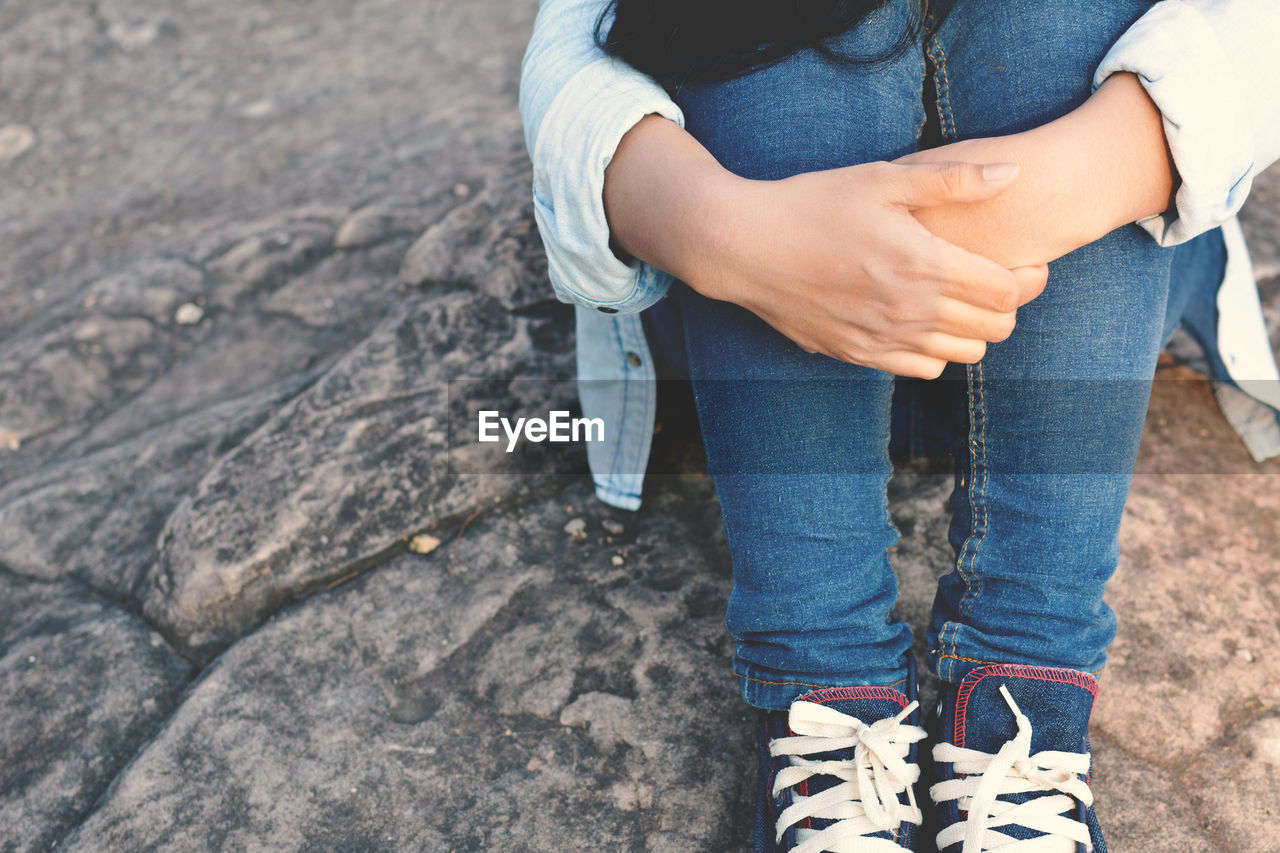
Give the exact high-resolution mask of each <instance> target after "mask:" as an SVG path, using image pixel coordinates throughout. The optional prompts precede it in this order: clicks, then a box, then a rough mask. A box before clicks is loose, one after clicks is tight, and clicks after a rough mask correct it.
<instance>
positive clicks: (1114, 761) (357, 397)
mask: <svg viewBox="0 0 1280 853" xmlns="http://www.w3.org/2000/svg"><path fill="white" fill-rule="evenodd" d="M535 10H536V3H535V2H533V0H520V2H515V3H512V2H510V0H468V2H466V3H445V2H441V0H431V2H428V3H426V4H407V3H406V2H404V0H388V2H383V3H375V4H360V5H359V6H358V7H357V6H355V5H352V4H341V3H332V2H329V0H315V2H310V3H306V4H268V5H264V4H260V3H250V2H246V0H228V2H224V3H221V4H216V5H210V4H197V3H191V2H187V0H180V2H176V3H175V2H169V0H128V2H124V0H98V2H95V3H90V4H66V3H48V2H41V1H40V0H11V2H6V3H4V4H3V10H2V11H0V78H3V79H4V82H5V85H4V91H3V104H4V120H3V127H0V185H2V189H3V191H0V566H2V567H3V568H0V707H3V709H4V713H3V714H0V755H2V756H3V758H2V759H0V826H2V827H4V830H3V831H0V850H10V849H13V850H24V851H25V850H38V849H48V848H49V846H50V845H52V844H53V843H54V842H55V841H58V840H59V839H63V838H64V837H66V836H67V835H68V833H70V834H71V838H70V839H68V841H67V843H66V844H65V845H63V846H69V847H72V848H73V849H77V850H91V851H95V853H96V851H99V850H115V849H157V850H188V849H208V848H217V847H224V848H227V849H236V848H246V849H260V850H301V849H371V850H393V849H396V850H418V849H427V850H441V851H445V850H458V851H462V850H486V851H487V850H511V851H523V850H555V851H559V850H565V849H582V848H583V847H584V845H585V846H586V847H589V848H590V849H601V850H615V849H619V850H631V849H634V850H653V851H662V850H680V851H688V850H709V851H716V850H743V849H745V847H746V834H747V831H748V827H749V821H750V811H751V796H752V786H753V784H754V779H753V763H754V762H753V757H752V744H751V738H752V732H751V720H750V716H751V715H750V714H749V713H747V711H746V709H745V708H743V706H742V705H741V703H740V702H739V701H738V700H737V699H736V698H735V696H734V693H735V690H734V686H733V684H732V680H731V678H730V677H729V674H728V671H727V668H726V662H727V659H728V655H729V647H730V644H729V642H728V640H727V638H726V637H725V635H724V632H723V628H722V625H721V620H722V618H723V608H724V601H725V596H726V594H727V591H728V573H727V558H726V554H725V546H724V539H723V535H722V533H721V531H720V528H719V521H718V518H717V517H716V508H715V503H714V500H713V498H712V496H711V493H710V489H709V484H708V481H707V480H706V478H705V477H703V476H699V475H697V474H690V473H688V472H691V471H697V470H698V465H699V463H698V461H697V458H698V454H697V451H696V450H695V449H691V448H689V447H688V446H687V445H673V446H668V447H667V448H666V450H664V451H663V452H668V453H670V454H671V455H672V456H674V457H675V458H676V460H677V462H676V464H669V463H670V461H671V460H670V459H668V460H667V461H666V463H660V464H659V466H658V467H659V468H661V469H662V470H664V471H674V472H676V474H675V475H674V476H669V477H655V478H653V479H652V481H651V490H650V495H649V496H648V498H647V503H646V506H645V509H644V510H643V511H642V512H641V513H639V514H637V515H634V516H632V515H623V514H620V513H614V512H611V511H609V510H606V509H605V508H603V507H602V506H600V505H599V504H598V503H596V502H595V501H594V499H593V498H591V497H590V496H589V491H588V488H587V486H586V484H585V483H583V482H581V481H578V482H575V483H573V484H572V485H571V486H570V487H569V488H568V489H567V490H565V491H559V489H560V486H561V482H562V480H561V479H560V475H562V474H564V473H567V472H573V471H574V470H577V469H578V468H580V466H581V457H580V454H578V453H576V452H554V451H551V450H550V449H547V448H543V449H542V450H541V452H533V453H521V454H517V455H516V456H513V457H508V456H506V455H505V454H502V453H501V452H500V451H499V452H497V453H496V454H493V455H491V454H488V453H482V452H479V450H477V448H476V447H475V446H474V445H472V446H468V445H469V444H470V442H469V441H467V440H466V439H467V433H468V431H469V428H470V424H471V420H472V418H473V416H474V410H475V408H476V407H477V406H478V405H480V404H485V405H493V406H495V407H501V408H504V409H507V410H509V412H508V413H510V414H514V415H519V414H531V413H535V412H545V411H546V410H547V409H548V408H550V407H552V406H556V407H559V406H561V405H567V404H568V403H569V398H570V394H571V388H570V387H569V386H568V385H567V384H565V383H564V382H558V381H557V380H559V379H563V378H564V377H565V376H567V375H568V374H569V368H570V350H571V341H570V332H569V326H570V313H569V311H568V309H567V308H566V307H565V306H560V305H558V304H557V303H555V302H554V301H553V299H552V295H551V292H550V288H549V287H548V286H547V283H546V281H545V259H544V258H543V256H542V254H541V252H540V251H539V248H538V240H537V235H536V233H535V230H534V227H533V222H532V217H531V212H530V198H529V173H528V164H527V162H526V161H525V160H524V159H523V157H522V155H521V154H520V151H521V148H522V142H521V137H520V133H519V122H518V117H517V115H516V110H515V94H516V92H515V87H516V80H517V76H518V61H519V55H520V50H521V48H522V46H523V42H524V40H525V38H526V37H527V34H528V29H529V25H530V22H531V20H532V16H533V14H534V12H535ZM1278 174H1280V173H1278ZM1278 174H1264V175H1263V176H1262V177H1261V178H1260V179H1259V181H1258V183H1257V185H1256V187H1255V191H1254V196H1253V200H1252V201H1251V203H1250V205H1249V206H1248V207H1247V208H1246V210H1245V212H1244V216H1243V219H1244V223H1245V227H1246V229H1247V231H1248V232H1249V234H1250V238H1251V245H1252V247H1253V250H1254V256H1255V260H1256V262H1257V264H1258V268H1259V270H1260V271H1261V272H1262V274H1263V275H1264V277H1267V278H1268V279H1269V280H1268V281H1266V282H1264V284H1263V297H1264V302H1265V303H1266V305H1265V307H1266V310H1267V311H1268V312H1269V314H1268V316H1269V317H1270V318H1271V321H1272V331H1273V335H1275V336H1276V339H1277V341H1280V249H1278V248H1277V247H1280V240H1277V234H1278V233H1280V213H1277V210H1280V204H1277V202H1278V201H1280V195H1277V193H1278V192H1280V177H1278ZM183 306H193V307H194V308H195V309H198V312H199V313H200V314H201V316H200V319H199V321H198V322H194V323H191V324H184V323H181V322H179V319H178V318H179V312H180V311H182V312H183V313H184V315H186V316H188V317H189V318H194V317H195V313H196V311H193V310H192V309H190V308H188V309H183ZM1165 375H1166V376H1170V377H1172V378H1174V379H1178V378H1179V377H1181V379H1182V380H1187V377H1186V375H1185V373H1181V372H1179V371H1178V370H1177V369H1169V370H1168V371H1167V372H1166V373H1165ZM464 377H465V378H466V379H467V380H468V381H451V380H462V379H463V378H464ZM667 426H668V429H667V430H666V431H665V432H664V433H663V434H662V436H660V438H659V440H660V441H666V440H667V439H669V438H671V433H672V431H673V429H672V427H671V425H670V424H669V423H668V424H667ZM1140 469H1141V470H1142V471H1144V473H1143V474H1142V475H1141V476H1139V478H1138V479H1137V480H1136V482H1135V488H1134V498H1133V500H1132V502H1131V504H1130V508H1129V512H1128V514H1127V517H1126V521H1125V528H1124V539H1123V542H1122V564H1121V570H1120V573H1119V575H1118V576H1117V578H1116V581H1115V583H1114V587H1113V589H1112V592H1111V599H1112V603H1113V605H1114V606H1115V607H1116V609H1117V610H1118V611H1119V612H1120V616H1121V633H1120V637H1119V640H1118V643H1117V646H1116V654H1115V657H1114V659H1113V662H1112V665H1111V666H1110V667H1109V669H1108V671H1107V672H1106V673H1104V676H1103V682H1104V688H1103V694H1102V698H1101V700H1100V703H1099V707H1098V713H1097V717H1096V725H1095V727H1094V734H1095V748H1096V754H1097V766H1098V775H1097V778H1096V781H1095V785H1096V791H1097V793H1098V797H1099V810H1100V813H1101V814H1102V816H1103V820H1104V822H1105V824H1106V826H1107V827H1108V837H1109V840H1110V841H1111V846H1112V848H1113V850H1115V851H1117V853H1119V851H1124V850H1141V851H1144V853H1185V851H1188V850H1191V851H1202V850H1203V851H1224V853H1255V851H1257V853H1263V851H1265V853H1271V847H1273V846H1274V844H1271V839H1273V838H1275V837H1280V825H1277V823H1276V821H1277V809H1276V806H1275V800H1274V791H1275V790H1276V786H1277V782H1280V779H1278V778H1277V774H1278V773H1280V769H1277V765H1280V722H1277V721H1278V720H1280V710H1278V709H1280V687H1278V686H1277V683H1278V682H1280V669H1278V668H1277V664H1276V661H1277V660H1280V636H1277V630H1276V623H1275V618H1274V614H1275V612H1276V609H1277V608H1278V607H1280V601H1277V600H1276V595H1277V593H1276V590H1277V588H1280V577H1278V576H1277V571H1280V560H1278V558H1277V554H1280V508H1278V507H1277V504H1276V497H1275V496H1276V494H1277V493H1278V490H1277V489H1276V486H1275V482H1276V476H1275V475H1276V474H1280V467H1277V464H1276V463H1275V462H1273V463H1270V464H1268V465H1266V466H1258V465H1256V464H1255V463H1253V462H1252V461H1251V460H1250V459H1249V458H1248V456H1247V454H1246V453H1245V452H1244V450H1243V448H1242V447H1241V445H1240V444H1239V442H1238V440H1236V438H1235V437H1234V436H1233V435H1232V434H1231V433H1230V431H1229V430H1228V429H1227V428H1226V426H1225V424H1224V423H1223V422H1222V419H1221V418H1220V416H1219V415H1218V414H1217V412H1216V409H1215V406H1214V403H1213V399H1212V396H1211V394H1210V393H1209V391H1208V389H1207V387H1206V386H1205V385H1204V384H1203V383H1201V382H1199V381H1198V380H1196V381H1175V382H1168V383H1159V384H1158V385H1157V390H1156V395H1155V400H1154V401H1153V405H1152V410H1151V417H1150V418H1149V420H1148V427H1147V437H1146V443H1145V445H1144V450H1143V459H1142V462H1141V463H1140ZM930 471H931V469H930V468H929V467H928V466H924V465H914V464H913V465H911V466H909V467H908V468H906V469H904V470H902V471H900V473H899V475H898V476H897V477H895V480H894V482H893V484H892V486H891V489H892V494H893V497H894V500H895V507H894V518H895V521H896V522H897V523H898V525H899V526H900V528H901V529H902V532H903V536H902V540H901V542H900V543H899V544H898V545H897V546H896V548H895V551H894V555H893V558H894V562H895V565H896V566H897V569H898V571H899V575H900V578H901V585H902V599H901V601H900V604H899V607H898V613H899V615H900V616H901V617H902V618H903V619H905V620H906V621H908V622H909V623H910V624H912V625H913V626H915V627H916V628H917V629H918V636H922V635H923V631H922V630H920V629H922V628H923V625H924V624H925V622H926V620H927V618H928V611H929V605H930V602H931V599H932V595H933V585H934V582H935V579H936V577H937V575H938V573H939V572H940V571H942V570H943V569H944V568H945V567H946V566H947V565H948V563H949V562H950V560H951V556H950V551H949V548H948V546H947V545H946V527H947V512H946V507H945V501H946V497H947V492H948V490H949V488H950V477H949V475H945V474H938V473H931V472H930ZM681 472H683V473H681ZM1193 472H1194V475H1193ZM495 501H496V502H495ZM15 573H16V574H21V575H23V576H29V577H30V578H40V579H46V580H50V581H53V582H49V583H43V582H36V581H33V580H29V579H28V580H23V579H21V578H18V577H16V576H15ZM103 598H105V599H108V600H109V601H110V602H112V603H107V601H104V600H103ZM128 610H132V611H134V613H135V614H144V615H145V617H146V619H147V620H149V621H150V622H151V623H152V624H153V625H154V629H153V628H148V627H147V626H146V624H144V623H143V621H141V619H139V618H138V616H137V615H129V614H128V613H127V612H126V611H128ZM157 630H158V631H159V632H160V633H163V634H164V635H165V636H166V637H168V638H169V639H170V640H171V641H172V643H173V647H171V646H170V645H167V644H166V642H165V641H164V640H162V639H161V638H160V634H159V633H157ZM175 648H176V649H177V650H181V651H182V652H183V653H185V654H187V655H189V656H190V657H191V658H192V659H193V660H195V661H196V662H198V663H199V664H202V665H205V668H204V669H203V671H202V672H200V673H199V680H198V682H197V683H196V685H195V686H194V688H193V689H192V691H191V692H190V693H189V694H185V695H183V694H182V692H181V691H182V689H183V685H184V684H185V683H186V682H187V679H188V677H189V675H190V674H191V672H192V667H191V666H190V665H188V664H187V663H185V662H184V661H183V660H182V659H180V658H179V657H177V655H176V654H175ZM220 650H223V651H222V654H221V656H220V657H217V658H216V659H214V660H212V661H211V662H210V658H211V657H212V656H213V655H214V654H215V653H217V652H219V651H220ZM918 650H919V651H923V649H922V648H920V649H918ZM33 658H34V660H32V659H33ZM924 692H925V694H926V696H927V695H929V694H930V693H931V692H932V691H931V688H930V686H929V683H928V682H926V685H925V691H924ZM1153 708H1154V709H1156V710H1157V711H1158V712H1159V714H1160V719H1161V720H1162V721H1164V722H1163V724H1162V725H1159V726H1157V725H1153V723H1152V719H1153V717H1152V714H1153ZM170 710H172V712H173V713H172V715H170V713H169V712H170ZM130 759H132V761H131V763H130ZM113 779H114V782H113V781H112V780H113ZM108 786H109V787H108ZM100 795H102V796H101V799H99V796H100ZM82 822H83V823H82ZM77 826H78V827H79V829H75V827H77Z"/></svg>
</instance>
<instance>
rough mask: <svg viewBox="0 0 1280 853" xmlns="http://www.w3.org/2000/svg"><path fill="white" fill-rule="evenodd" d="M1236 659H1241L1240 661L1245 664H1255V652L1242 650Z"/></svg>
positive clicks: (1237, 653)
mask: <svg viewBox="0 0 1280 853" xmlns="http://www.w3.org/2000/svg"><path fill="white" fill-rule="evenodd" d="M1236 657H1238V658H1240V660H1242V661H1244V662H1245V663H1253V652H1251V651H1249V650H1248V649H1240V650H1239V651H1238V652H1236Z"/></svg>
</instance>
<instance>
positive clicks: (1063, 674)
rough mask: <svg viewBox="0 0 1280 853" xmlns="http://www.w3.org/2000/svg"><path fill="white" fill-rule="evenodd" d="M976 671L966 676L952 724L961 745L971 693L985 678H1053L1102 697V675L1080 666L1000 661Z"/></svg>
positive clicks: (1050, 679)
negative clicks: (972, 675)
mask: <svg viewBox="0 0 1280 853" xmlns="http://www.w3.org/2000/svg"><path fill="white" fill-rule="evenodd" d="M974 671H975V672H978V677H977V678H974V679H973V680H972V681H970V680H969V678H968V677H966V678H965V680H964V681H963V682H962V683H961V684H960V692H959V693H957V694H956V719H955V724H954V726H953V727H952V732H951V742H952V743H953V744H955V745H956V746H958V747H961V748H963V747H964V722H965V715H966V714H967V713H968V711H969V694H970V693H972V692H973V688H975V687H977V686H978V682H980V681H982V679H984V678H989V677H991V676H1004V677H1006V678H1031V679H1034V680H1036V681H1052V682H1054V683H1056V684H1074V685H1075V686H1076V687H1081V688H1084V689H1085V690H1088V691H1089V693H1090V695H1092V696H1093V699H1094V701H1095V702H1096V701H1097V699H1098V679H1096V678H1094V677H1093V676H1092V675H1090V674H1089V673H1087V672H1080V671H1079V670H1076V669H1053V668H1050V667H1047V666H1028V665H1026V664H1021V663H997V664H992V665H991V666H987V667H983V668H982V670H981V671H978V670H974ZM970 674H972V673H970ZM1089 710H1090V713H1092V711H1093V705H1092V703H1090V706H1089Z"/></svg>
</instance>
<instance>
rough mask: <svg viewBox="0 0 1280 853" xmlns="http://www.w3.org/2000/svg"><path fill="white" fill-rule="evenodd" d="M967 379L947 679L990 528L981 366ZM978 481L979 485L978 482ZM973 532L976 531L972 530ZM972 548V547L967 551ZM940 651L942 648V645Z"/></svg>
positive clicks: (977, 583) (969, 369) (943, 657)
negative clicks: (964, 526) (963, 523)
mask: <svg viewBox="0 0 1280 853" xmlns="http://www.w3.org/2000/svg"><path fill="white" fill-rule="evenodd" d="M965 372H966V374H967V375H968V378H969V382H968V396H969V524H970V527H969V535H968V536H967V537H966V538H965V541H964V544H963V545H962V546H961V547H960V554H959V556H958V558H957V559H956V571H957V573H959V575H960V577H961V578H962V579H963V580H964V593H963V594H962V595H961V596H960V603H959V604H958V606H957V608H956V609H957V611H958V612H957V613H956V621H954V622H952V623H951V643H950V651H949V652H947V651H944V653H943V654H942V655H941V656H940V658H939V660H940V661H941V660H949V661H952V663H950V664H949V665H948V668H947V676H948V677H949V676H951V675H953V674H954V671H955V665H954V661H957V660H961V659H962V656H961V655H958V654H957V653H956V643H957V642H958V640H959V634H960V627H961V624H962V620H964V619H966V618H967V617H968V616H969V615H970V614H971V613H972V612H973V604H974V602H975V601H976V600H977V598H978V596H979V595H980V594H981V593H982V583H981V580H980V579H979V578H978V573H977V560H978V552H979V551H980V550H981V549H982V542H983V540H984V539H985V538H986V535H987V529H988V527H989V526H990V520H991V519H990V513H989V508H988V507H987V502H986V488H987V477H988V472H987V465H986V460H987V404H986V393H985V385H984V383H983V371H982V362H981V361H979V362H978V363H977V364H976V365H969V366H968V367H966V369H965ZM979 477H981V481H979ZM979 507H981V510H982V522H981V523H980V524H975V522H976V520H977V513H978V509H979ZM975 528H976V529H975ZM970 546H972V547H970ZM966 555H967V556H968V557H969V567H968V570H967V571H966V570H965V556H966ZM943 648H944V649H945V648H946V644H945V642H944V643H943Z"/></svg>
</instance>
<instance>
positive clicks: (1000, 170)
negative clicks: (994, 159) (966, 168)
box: [982, 163, 1018, 182]
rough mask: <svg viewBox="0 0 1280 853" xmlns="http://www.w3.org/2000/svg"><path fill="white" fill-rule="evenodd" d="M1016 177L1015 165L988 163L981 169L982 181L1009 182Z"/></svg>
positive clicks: (1016, 168) (1016, 166)
mask: <svg viewBox="0 0 1280 853" xmlns="http://www.w3.org/2000/svg"><path fill="white" fill-rule="evenodd" d="M1017 175H1018V164H1017V163H988V164H987V165H986V166H983V167H982V179H983V180H984V181H992V182H995V181H1011V180H1013V179H1014V178H1015V177H1017Z"/></svg>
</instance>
